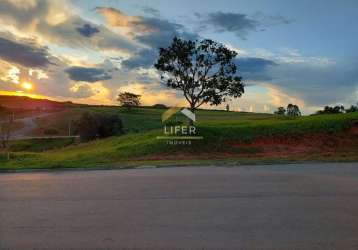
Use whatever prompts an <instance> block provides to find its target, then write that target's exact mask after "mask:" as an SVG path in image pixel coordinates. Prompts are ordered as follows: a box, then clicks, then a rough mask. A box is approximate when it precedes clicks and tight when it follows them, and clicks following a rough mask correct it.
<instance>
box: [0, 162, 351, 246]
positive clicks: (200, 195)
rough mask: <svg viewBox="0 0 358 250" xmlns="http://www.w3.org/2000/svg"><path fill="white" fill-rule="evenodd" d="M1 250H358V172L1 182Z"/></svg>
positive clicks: (257, 171) (346, 168)
mask: <svg viewBox="0 0 358 250" xmlns="http://www.w3.org/2000/svg"><path fill="white" fill-rule="evenodd" d="M0 249H358V164H357V163H350V164H304V165H281V166H248V167H232V168H225V167H197V168H191V167H183V168H164V169H136V170H113V171H112V170H108V171H57V172H40V173H16V174H0Z"/></svg>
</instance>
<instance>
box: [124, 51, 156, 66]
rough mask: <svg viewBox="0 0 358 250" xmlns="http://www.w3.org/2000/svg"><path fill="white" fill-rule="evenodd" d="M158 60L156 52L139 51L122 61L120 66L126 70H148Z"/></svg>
mask: <svg viewBox="0 0 358 250" xmlns="http://www.w3.org/2000/svg"><path fill="white" fill-rule="evenodd" d="M157 58H158V51H157V50H153V49H144V50H140V51H139V52H138V53H136V54H135V55H134V56H132V57H131V58H129V59H127V60H124V61H123V62H122V66H124V67H125V68H127V69H134V68H150V67H152V66H153V64H154V61H155V60H156V59H157Z"/></svg>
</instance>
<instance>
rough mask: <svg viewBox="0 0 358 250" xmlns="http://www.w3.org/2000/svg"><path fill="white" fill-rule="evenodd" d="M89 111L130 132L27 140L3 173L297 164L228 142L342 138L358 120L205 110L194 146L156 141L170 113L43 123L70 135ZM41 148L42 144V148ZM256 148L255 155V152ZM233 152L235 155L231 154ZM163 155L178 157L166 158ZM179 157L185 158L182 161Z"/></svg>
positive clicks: (71, 113)
mask: <svg viewBox="0 0 358 250" xmlns="http://www.w3.org/2000/svg"><path fill="white" fill-rule="evenodd" d="M85 111H90V112H102V113H103V112H106V113H116V114H118V115H119V116H120V117H121V118H122V120H123V123H124V128H125V130H126V134H125V135H123V136H119V137H111V138H107V139H103V140H97V141H93V142H89V143H83V144H79V145H70V146H68V145H69V144H71V143H72V142H69V141H62V142H55V141H47V142H36V141H32V142H21V143H19V145H17V146H12V147H13V151H16V152H12V153H11V160H10V161H7V160H6V156H5V154H4V153H3V154H1V153H0V169H22V168H60V167H61V168H71V167H81V168H90V167H116V166H120V167H125V166H129V165H137V164H155V165H161V164H185V163H187V164H196V163H200V162H201V163H204V164H205V162H211V163H214V162H218V163H225V162H235V163H255V162H256V163H262V162H271V161H273V162H277V161H284V162H286V161H296V160H297V159H296V158H295V157H293V158H285V159H279V158H272V159H271V158H264V159H255V158H253V157H247V156H242V155H240V154H237V155H235V154H234V153H235V152H236V151H237V152H236V153H238V152H239V151H240V150H241V151H240V152H242V150H243V149H235V148H230V146H228V144H227V143H226V142H227V141H229V140H230V141H232V140H235V141H240V142H241V141H242V142H249V141H252V140H254V139H255V138H259V137H270V136H271V137H275V136H291V135H295V136H297V135H304V134H314V133H325V134H334V135H340V134H342V133H343V132H344V131H345V130H347V129H348V128H349V127H350V126H351V124H352V122H353V121H358V113H350V114H337V115H317V116H304V117H299V118H295V119H293V118H287V117H280V116H274V115H270V114H255V113H245V112H226V111H208V110H199V111H198V112H197V120H198V122H197V124H196V125H197V129H198V132H199V134H200V135H201V136H203V137H204V139H203V140H199V141H193V142H192V144H191V145H167V144H166V143H165V141H161V140H157V139H156V137H157V136H160V135H162V134H163V130H162V126H163V125H162V123H161V114H162V113H163V112H164V111H165V110H164V109H153V108H138V109H133V110H131V111H128V110H126V109H121V108H117V107H87V108H74V109H71V110H67V111H62V112H60V113H54V114H52V115H51V116H48V117H44V118H41V119H39V120H38V124H39V125H40V126H41V127H43V128H56V129H58V130H59V131H63V133H66V131H67V126H68V122H69V121H70V120H75V119H76V118H77V117H79V116H80V114H81V113H82V112H85ZM39 144H41V145H42V146H36V145H39ZM48 149H51V150H48ZM357 149H358V147H357ZM357 149H355V150H357ZM44 150H45V151H44ZM245 150H248V151H247V152H245V153H252V154H253V155H254V154H255V153H256V151H255V150H256V149H255V148H253V149H252V148H250V149H245ZM250 150H252V152H249V151H250ZM346 150H348V151H349V150H351V149H346ZM40 151H44V152H40ZM228 152H229V153H230V155H227V153H228ZM257 152H259V151H257ZM346 153H347V154H346V158H345V159H346V160H358V151H354V150H352V151H349V152H346ZM183 155H184V156H190V157H189V158H187V159H185V157H181V156H183ZM162 156H172V157H169V158H165V157H164V158H162ZM196 156H198V157H197V158H196ZM176 158H178V159H182V160H181V161H177V160H175V159H176ZM323 159H324V158H322V155H317V156H315V155H310V156H309V157H306V158H305V159H304V160H323ZM327 159H328V158H327ZM330 159H331V160H341V158H340V156H332V157H331V158H330ZM298 160H299V159H298Z"/></svg>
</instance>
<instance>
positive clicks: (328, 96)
mask: <svg viewBox="0 0 358 250" xmlns="http://www.w3.org/2000/svg"><path fill="white" fill-rule="evenodd" d="M267 74H269V76H270V77H271V78H272V80H271V81H270V82H271V83H272V84H273V85H274V86H277V87H279V88H280V89H281V90H283V91H284V92H285V93H287V94H289V95H291V96H296V97H298V98H300V99H302V100H304V101H305V102H306V103H307V104H308V105H316V106H317V105H318V106H323V105H327V104H330V105H333V104H337V103H350V102H352V101H349V100H357V97H358V96H357V94H358V64H355V63H353V62H350V63H349V62H345V63H337V64H330V65H310V64H307V63H286V64H280V65H279V66H278V67H273V68H271V69H270V71H269V72H267Z"/></svg>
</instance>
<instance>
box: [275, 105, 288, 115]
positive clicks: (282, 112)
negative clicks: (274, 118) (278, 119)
mask: <svg viewBox="0 0 358 250" xmlns="http://www.w3.org/2000/svg"><path fill="white" fill-rule="evenodd" d="M274 114H275V115H285V114H286V109H285V108H284V107H278V108H277V110H276V111H275V112H274Z"/></svg>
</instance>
